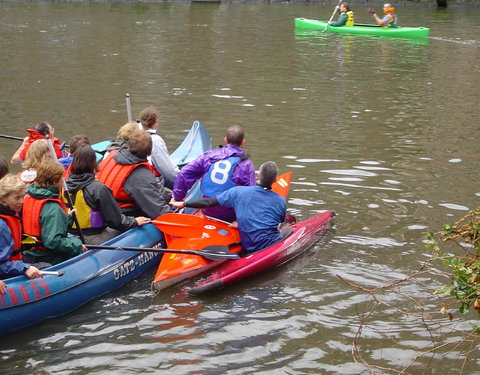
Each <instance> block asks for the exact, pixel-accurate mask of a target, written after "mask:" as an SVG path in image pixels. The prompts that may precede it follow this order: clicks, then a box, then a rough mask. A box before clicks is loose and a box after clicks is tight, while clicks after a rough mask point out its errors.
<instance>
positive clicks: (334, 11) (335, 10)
mask: <svg viewBox="0 0 480 375" xmlns="http://www.w3.org/2000/svg"><path fill="white" fill-rule="evenodd" d="M342 1H343V0H340V1H339V2H338V4H337V5H336V6H335V9H334V10H333V13H332V16H331V17H330V19H329V20H328V22H327V26H325V28H324V29H323V30H322V33H324V32H325V31H327V29H328V26H329V25H330V23H331V22H332V20H333V16H335V13H336V12H337V7H339V6H340V4H341V2H342Z"/></svg>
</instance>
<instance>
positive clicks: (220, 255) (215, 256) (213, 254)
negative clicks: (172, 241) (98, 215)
mask: <svg viewBox="0 0 480 375" xmlns="http://www.w3.org/2000/svg"><path fill="white" fill-rule="evenodd" d="M86 246H87V247H88V248H89V249H103V250H117V251H118V250H120V251H121V250H126V251H148V252H152V253H170V254H191V255H200V256H202V257H204V258H207V259H210V260H219V259H237V258H239V256H238V254H235V253H230V252H229V251H228V247H227V246H225V249H227V251H223V252H222V251H207V250H206V249H205V250H174V249H162V248H159V249H155V248H152V247H131V246H106V245H86ZM222 248H223V246H222Z"/></svg>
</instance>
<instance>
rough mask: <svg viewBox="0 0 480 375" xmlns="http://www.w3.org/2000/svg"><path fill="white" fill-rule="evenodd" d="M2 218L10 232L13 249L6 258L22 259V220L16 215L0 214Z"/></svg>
mask: <svg viewBox="0 0 480 375" xmlns="http://www.w3.org/2000/svg"><path fill="white" fill-rule="evenodd" d="M0 217H1V218H2V219H4V220H5V221H6V223H7V225H8V227H9V228H10V232H12V238H13V249H12V255H11V256H10V258H8V260H9V261H10V260H21V259H22V253H21V249H22V220H21V219H20V218H19V217H18V216H16V215H0Z"/></svg>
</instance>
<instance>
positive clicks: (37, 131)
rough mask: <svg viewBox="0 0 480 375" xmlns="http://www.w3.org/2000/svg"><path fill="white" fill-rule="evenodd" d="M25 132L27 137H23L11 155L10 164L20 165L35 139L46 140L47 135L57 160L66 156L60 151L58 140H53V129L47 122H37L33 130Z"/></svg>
mask: <svg viewBox="0 0 480 375" xmlns="http://www.w3.org/2000/svg"><path fill="white" fill-rule="evenodd" d="M27 132H28V133H29V136H28V137H25V139H24V140H23V143H22V145H21V146H20V147H19V148H18V150H17V151H15V153H14V154H13V156H12V160H11V163H12V164H21V163H22V162H23V161H24V160H25V157H26V156H27V151H28V149H29V148H30V146H31V144H32V143H33V142H35V141H36V140H37V139H46V136H47V135H48V136H49V137H50V139H51V141H52V143H53V148H54V149H55V154H56V155H57V159H60V158H63V157H64V156H66V155H64V153H63V151H62V150H61V142H60V140H59V139H58V138H55V136H54V133H55V129H54V128H53V126H52V125H50V124H49V123H48V122H39V123H37V124H35V126H34V128H33V129H27Z"/></svg>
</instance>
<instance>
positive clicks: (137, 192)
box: [97, 128, 171, 219]
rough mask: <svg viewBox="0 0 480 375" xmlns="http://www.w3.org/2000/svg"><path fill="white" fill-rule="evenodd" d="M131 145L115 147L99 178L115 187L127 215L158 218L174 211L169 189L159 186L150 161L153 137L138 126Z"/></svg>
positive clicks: (116, 196)
mask: <svg viewBox="0 0 480 375" xmlns="http://www.w3.org/2000/svg"><path fill="white" fill-rule="evenodd" d="M127 145H128V148H126V149H125V148H122V149H120V150H113V151H111V152H110V154H109V155H108V157H106V158H104V159H103V161H102V163H101V164H100V167H99V168H100V170H99V171H98V174H97V178H98V180H99V181H100V182H102V183H104V184H105V185H106V186H108V187H109V188H110V189H111V190H112V193H113V197H114V198H115V199H116V200H117V202H118V204H119V205H120V208H121V210H122V213H123V214H124V215H127V216H134V217H138V216H145V217H147V218H150V219H156V218H157V217H158V216H160V215H162V214H165V213H167V212H170V211H171V209H170V207H169V205H168V203H167V202H166V201H165V198H164V195H165V192H164V191H162V190H161V189H159V186H158V184H157V183H156V180H155V175H154V173H153V167H152V166H151V165H150V163H149V162H148V160H147V157H148V156H149V155H150V154H151V152H152V137H151V136H150V134H148V133H145V132H144V131H142V130H140V129H138V128H137V130H136V131H135V132H133V133H132V134H130V136H129V138H128V142H127Z"/></svg>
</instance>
